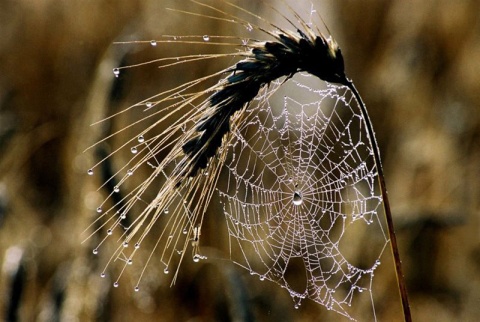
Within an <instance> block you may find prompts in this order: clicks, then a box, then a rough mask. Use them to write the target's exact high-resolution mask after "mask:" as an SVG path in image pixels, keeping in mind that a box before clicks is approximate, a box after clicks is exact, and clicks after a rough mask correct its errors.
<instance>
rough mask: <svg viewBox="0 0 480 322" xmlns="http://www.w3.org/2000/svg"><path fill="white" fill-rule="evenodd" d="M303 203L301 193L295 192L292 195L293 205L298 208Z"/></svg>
mask: <svg viewBox="0 0 480 322" xmlns="http://www.w3.org/2000/svg"><path fill="white" fill-rule="evenodd" d="M302 203H303V197H302V193H301V192H300V191H295V193H294V194H293V204H294V205H295V206H300V205H301V204H302Z"/></svg>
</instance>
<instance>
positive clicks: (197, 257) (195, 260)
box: [193, 254, 200, 263]
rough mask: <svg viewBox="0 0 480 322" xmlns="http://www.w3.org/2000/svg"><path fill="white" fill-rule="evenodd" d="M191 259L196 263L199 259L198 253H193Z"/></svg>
mask: <svg viewBox="0 0 480 322" xmlns="http://www.w3.org/2000/svg"><path fill="white" fill-rule="evenodd" d="M193 261H194V262H195V263H198V262H199V261H200V255H198V254H195V255H193Z"/></svg>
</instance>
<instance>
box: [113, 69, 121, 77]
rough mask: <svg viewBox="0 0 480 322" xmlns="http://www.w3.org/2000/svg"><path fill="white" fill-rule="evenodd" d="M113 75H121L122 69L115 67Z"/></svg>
mask: <svg viewBox="0 0 480 322" xmlns="http://www.w3.org/2000/svg"><path fill="white" fill-rule="evenodd" d="M113 75H115V77H118V75H120V69H118V68H114V69H113Z"/></svg>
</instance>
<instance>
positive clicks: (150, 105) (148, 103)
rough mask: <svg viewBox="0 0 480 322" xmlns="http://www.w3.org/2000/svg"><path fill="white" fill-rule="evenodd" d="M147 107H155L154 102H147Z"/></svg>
mask: <svg viewBox="0 0 480 322" xmlns="http://www.w3.org/2000/svg"><path fill="white" fill-rule="evenodd" d="M145 106H146V107H148V108H150V107H152V106H153V103H152V102H146V103H145Z"/></svg>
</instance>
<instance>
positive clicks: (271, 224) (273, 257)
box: [217, 75, 388, 319]
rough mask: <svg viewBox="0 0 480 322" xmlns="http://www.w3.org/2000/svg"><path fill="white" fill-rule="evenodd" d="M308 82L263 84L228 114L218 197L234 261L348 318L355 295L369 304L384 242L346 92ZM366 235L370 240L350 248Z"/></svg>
mask: <svg viewBox="0 0 480 322" xmlns="http://www.w3.org/2000/svg"><path fill="white" fill-rule="evenodd" d="M311 81H312V80H311V77H309V76H308V75H298V76H297V77H295V78H294V79H292V80H289V81H288V83H287V84H283V82H282V80H280V81H278V82H276V83H275V84H272V85H271V86H270V87H269V88H264V90H263V91H262V92H261V94H260V95H258V97H257V98H256V99H255V101H254V103H253V104H251V105H250V106H249V107H248V108H247V109H246V110H245V111H244V112H243V113H242V115H241V116H239V118H241V121H240V120H236V121H235V122H234V124H235V125H236V126H235V127H233V129H232V134H231V136H230V140H229V141H228V144H226V146H227V148H226V149H227V150H228V151H227V152H226V154H227V157H226V161H225V164H224V168H223V170H222V174H221V177H220V180H219V184H218V189H217V190H218V196H219V198H220V203H221V205H222V209H223V212H224V215H225V218H226V220H227V226H228V233H229V236H230V240H229V244H230V255H231V259H232V260H233V261H234V262H235V263H237V264H238V265H240V266H242V267H244V268H245V269H247V270H249V271H250V273H251V274H252V275H257V276H258V277H259V278H260V280H270V281H273V282H275V283H278V284H279V285H281V286H282V287H284V288H285V289H286V290H287V291H288V292H289V293H290V295H291V296H292V298H293V300H294V302H295V306H296V307H298V306H299V305H300V304H301V302H302V300H303V299H305V298H309V299H312V300H314V301H315V302H318V303H320V304H322V305H324V306H325V307H327V308H328V309H330V310H335V311H337V312H339V313H341V314H343V315H345V316H347V317H349V318H351V319H353V317H352V316H351V314H350V313H349V307H350V306H351V305H352V302H353V301H354V299H355V298H356V297H359V296H363V297H365V299H364V301H365V302H366V303H367V304H368V305H371V310H372V312H373V310H374V308H373V304H374V303H373V300H372V298H373V297H372V294H371V293H372V280H373V276H374V271H375V269H376V268H377V267H378V265H379V264H380V258H381V256H382V254H383V252H384V250H385V247H386V245H387V244H388V237H387V235H386V233H385V227H384V223H383V219H382V217H381V215H383V212H382V207H381V205H382V197H381V193H380V192H379V189H378V186H377V171H376V165H375V162H374V159H373V152H372V150H371V143H370V142H369V140H368V137H367V134H366V131H365V128H364V123H363V117H362V115H361V112H360V110H359V107H358V105H357V102H356V100H355V98H354V97H353V95H352V93H351V92H350V90H349V89H347V88H346V87H343V86H337V85H332V84H325V85H323V86H322V85H321V84H320V82H317V83H316V84H315V87H310V86H307V85H305V84H306V83H308V82H311ZM283 87H285V88H283ZM319 87H320V89H317V88H319ZM322 87H323V88H322ZM279 89H281V90H279ZM287 94H288V95H287ZM366 234H368V235H370V236H371V237H372V236H374V237H373V238H372V239H373V241H374V243H369V244H368V246H367V247H368V248H369V250H368V251H367V250H366V249H363V250H361V249H360V253H356V252H357V251H358V249H357V248H356V245H355V244H358V243H359V242H360V241H361V240H362V239H361V238H362V237H363V236H365V235H366ZM367 253H368V255H367ZM302 266H303V267H302ZM289 271H292V272H295V274H293V275H294V277H291V276H289V275H292V274H289Z"/></svg>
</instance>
